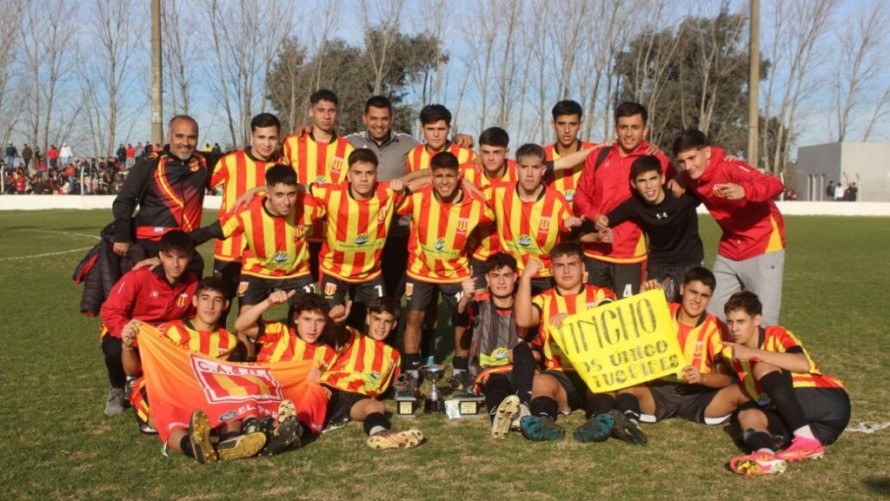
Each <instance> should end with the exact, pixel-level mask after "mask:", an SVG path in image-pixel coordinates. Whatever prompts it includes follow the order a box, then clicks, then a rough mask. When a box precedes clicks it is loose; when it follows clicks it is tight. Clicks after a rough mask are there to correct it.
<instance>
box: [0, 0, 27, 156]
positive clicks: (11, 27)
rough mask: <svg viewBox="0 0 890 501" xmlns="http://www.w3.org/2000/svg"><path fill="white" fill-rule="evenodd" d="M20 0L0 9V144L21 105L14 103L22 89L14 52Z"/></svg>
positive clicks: (17, 34)
mask: <svg viewBox="0 0 890 501" xmlns="http://www.w3.org/2000/svg"><path fill="white" fill-rule="evenodd" d="M21 4H22V2H21V0H10V1H9V2H7V4H6V7H5V8H3V9H0V68H4V71H2V72H0V116H2V117H4V119H5V120H6V123H5V124H3V128H2V129H0V144H6V142H7V141H8V140H9V138H10V136H11V135H12V130H13V128H14V127H15V124H16V122H17V121H18V117H19V114H20V113H21V107H20V106H18V105H17V103H16V99H15V98H16V97H17V96H16V95H17V94H19V93H20V92H21V91H22V88H21V87H18V86H16V85H15V78H14V75H15V65H14V61H15V54H16V52H17V49H18V45H19V43H20V41H19V33H18V29H17V25H18V22H17V21H18V20H17V19H16V18H17V16H18V12H19V11H20V9H21V8H22V5H21Z"/></svg>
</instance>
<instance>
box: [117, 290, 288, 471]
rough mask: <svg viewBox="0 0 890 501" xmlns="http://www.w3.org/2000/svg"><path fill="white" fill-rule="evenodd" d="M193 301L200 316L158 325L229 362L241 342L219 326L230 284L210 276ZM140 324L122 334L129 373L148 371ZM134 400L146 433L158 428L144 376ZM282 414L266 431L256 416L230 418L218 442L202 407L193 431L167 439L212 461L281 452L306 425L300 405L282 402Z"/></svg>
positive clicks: (182, 343) (176, 340)
mask: <svg viewBox="0 0 890 501" xmlns="http://www.w3.org/2000/svg"><path fill="white" fill-rule="evenodd" d="M192 305H193V306H194V308H195V316H194V317H192V318H188V319H183V320H174V321H172V322H167V323H164V324H161V325H160V326H159V327H158V329H159V330H160V332H161V335H162V336H163V337H165V338H166V339H168V340H170V341H171V342H172V343H173V344H175V345H177V346H179V347H181V348H183V349H186V350H189V351H191V352H194V353H200V354H202V355H206V356H209V357H213V358H217V359H221V360H228V359H229V356H230V355H231V354H232V353H234V352H235V351H236V349H237V347H238V341H237V338H236V337H235V335H234V334H232V333H231V332H229V331H227V330H226V329H225V328H222V327H218V326H217V322H218V321H219V319H220V317H221V316H222V313H223V312H224V311H226V310H227V309H228V306H229V297H228V296H227V294H226V288H225V284H223V282H222V281H221V280H219V279H217V278H212V277H211V278H205V279H204V280H202V281H201V283H200V284H199V285H198V288H197V290H196V291H195V295H194V296H193V297H192ZM140 323H141V322H140V321H139V320H132V321H131V322H129V323H128V324H127V325H126V326H125V327H124V329H123V331H122V333H121V337H122V342H123V353H122V355H121V358H122V363H123V367H124V371H125V372H126V373H127V375H128V376H131V377H132V376H138V375H141V374H142V361H141V359H140V358H139V351H138V347H137V346H136V334H137V332H138V331H139V325H140ZM130 401H131V402H132V404H133V409H134V411H135V413H136V420H137V421H138V422H139V425H140V431H142V432H143V433H146V432H147V431H148V430H153V429H154V428H155V426H154V422H153V419H152V416H151V412H150V408H149V402H148V393H147V391H146V386H145V379H144V378H140V379H138V380H137V381H136V384H135V387H134V388H133V391H132V393H131V395H130ZM277 418H278V425H277V426H276V425H275V424H274V422H271V420H270V426H269V427H268V429H267V430H265V433H264V432H263V431H260V430H258V429H257V428H256V427H255V426H254V425H253V424H252V423H253V422H256V419H251V420H248V421H247V422H245V421H244V420H241V419H237V420H233V421H228V422H225V423H223V424H222V425H221V426H219V427H218V428H217V429H216V430H215V431H216V432H217V434H218V436H219V439H218V442H217V443H216V444H214V443H213V442H212V441H211V438H210V435H211V425H210V421H209V419H208V417H207V414H206V413H205V412H204V411H203V410H201V409H196V410H195V411H194V413H193V414H192V416H191V421H190V426H189V429H188V430H186V429H184V428H179V429H175V430H173V431H172V433H170V435H169V437H168V438H167V440H166V446H169V448H170V449H172V450H174V451H181V452H182V453H184V454H185V455H186V456H189V457H192V458H195V459H196V460H197V461H198V462H200V463H212V462H215V461H217V460H218V459H239V458H246V457H251V456H254V455H256V454H257V453H260V454H263V455H271V454H277V453H279V452H282V451H284V450H285V449H286V448H288V447H290V446H291V445H292V444H294V443H295V442H298V441H299V428H300V425H299V423H298V422H297V418H296V410H295V408H294V404H293V403H292V402H291V401H290V400H283V401H282V402H281V404H280V405H279V408H278V415H277Z"/></svg>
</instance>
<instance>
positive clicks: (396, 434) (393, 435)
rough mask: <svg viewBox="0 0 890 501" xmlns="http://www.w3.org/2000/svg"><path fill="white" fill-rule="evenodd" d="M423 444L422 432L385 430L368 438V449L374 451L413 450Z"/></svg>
mask: <svg viewBox="0 0 890 501" xmlns="http://www.w3.org/2000/svg"><path fill="white" fill-rule="evenodd" d="M421 442H423V433H421V432H420V430H416V429H413V428H412V429H410V430H405V431H393V430H383V431H379V432H377V433H375V434H373V435H371V436H370V437H368V441H367V444H368V447H370V448H372V449H412V448H414V447H417V446H418V445H420V444H421Z"/></svg>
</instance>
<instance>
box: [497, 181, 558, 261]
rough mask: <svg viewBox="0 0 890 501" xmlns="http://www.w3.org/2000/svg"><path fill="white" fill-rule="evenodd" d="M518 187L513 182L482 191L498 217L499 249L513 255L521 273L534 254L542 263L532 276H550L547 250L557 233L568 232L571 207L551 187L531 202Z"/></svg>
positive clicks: (551, 247) (556, 240)
mask: <svg viewBox="0 0 890 501" xmlns="http://www.w3.org/2000/svg"><path fill="white" fill-rule="evenodd" d="M518 190H519V185H518V183H515V182H514V183H508V184H503V185H499V186H492V187H489V188H487V189H486V190H485V200H486V202H488V206H489V207H491V208H492V209H493V210H494V213H495V219H496V220H497V233H498V241H499V244H500V250H502V251H503V252H506V253H507V254H510V255H511V256H513V257H515V258H516V262H517V264H518V265H519V273H520V274H521V273H522V270H524V269H525V263H526V262H528V259H529V258H530V257H535V258H537V259H538V260H540V261H541V263H542V264H543V266H542V267H541V270H540V271H539V272H538V274H537V275H535V277H549V276H551V274H550V250H551V249H553V247H554V246H556V244H557V243H559V239H560V233H567V232H568V228H567V227H566V219H567V218H569V217H571V215H572V211H571V208H570V207H569V204H568V203H566V200H565V198H563V196H562V195H560V194H559V193H557V192H556V191H555V190H554V189H553V188H549V187H544V189H543V190H542V191H541V194H540V195H539V196H538V199H537V200H534V201H531V202H524V201H523V200H522V199H520V198H519V191H518Z"/></svg>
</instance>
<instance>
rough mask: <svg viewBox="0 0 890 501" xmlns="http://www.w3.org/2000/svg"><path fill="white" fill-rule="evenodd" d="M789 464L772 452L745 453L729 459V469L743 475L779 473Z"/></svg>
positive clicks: (754, 475) (753, 475)
mask: <svg viewBox="0 0 890 501" xmlns="http://www.w3.org/2000/svg"><path fill="white" fill-rule="evenodd" d="M786 467H787V464H786V463H785V460H783V459H779V458H777V457H776V455H775V454H773V453H772V452H755V453H753V454H743V455H740V456H736V457H734V458H732V459H730V460H729V469H730V470H732V471H733V472H734V473H738V474H739V475H741V476H743V477H756V476H760V475H779V474H781V473H784V472H785V468H786Z"/></svg>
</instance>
